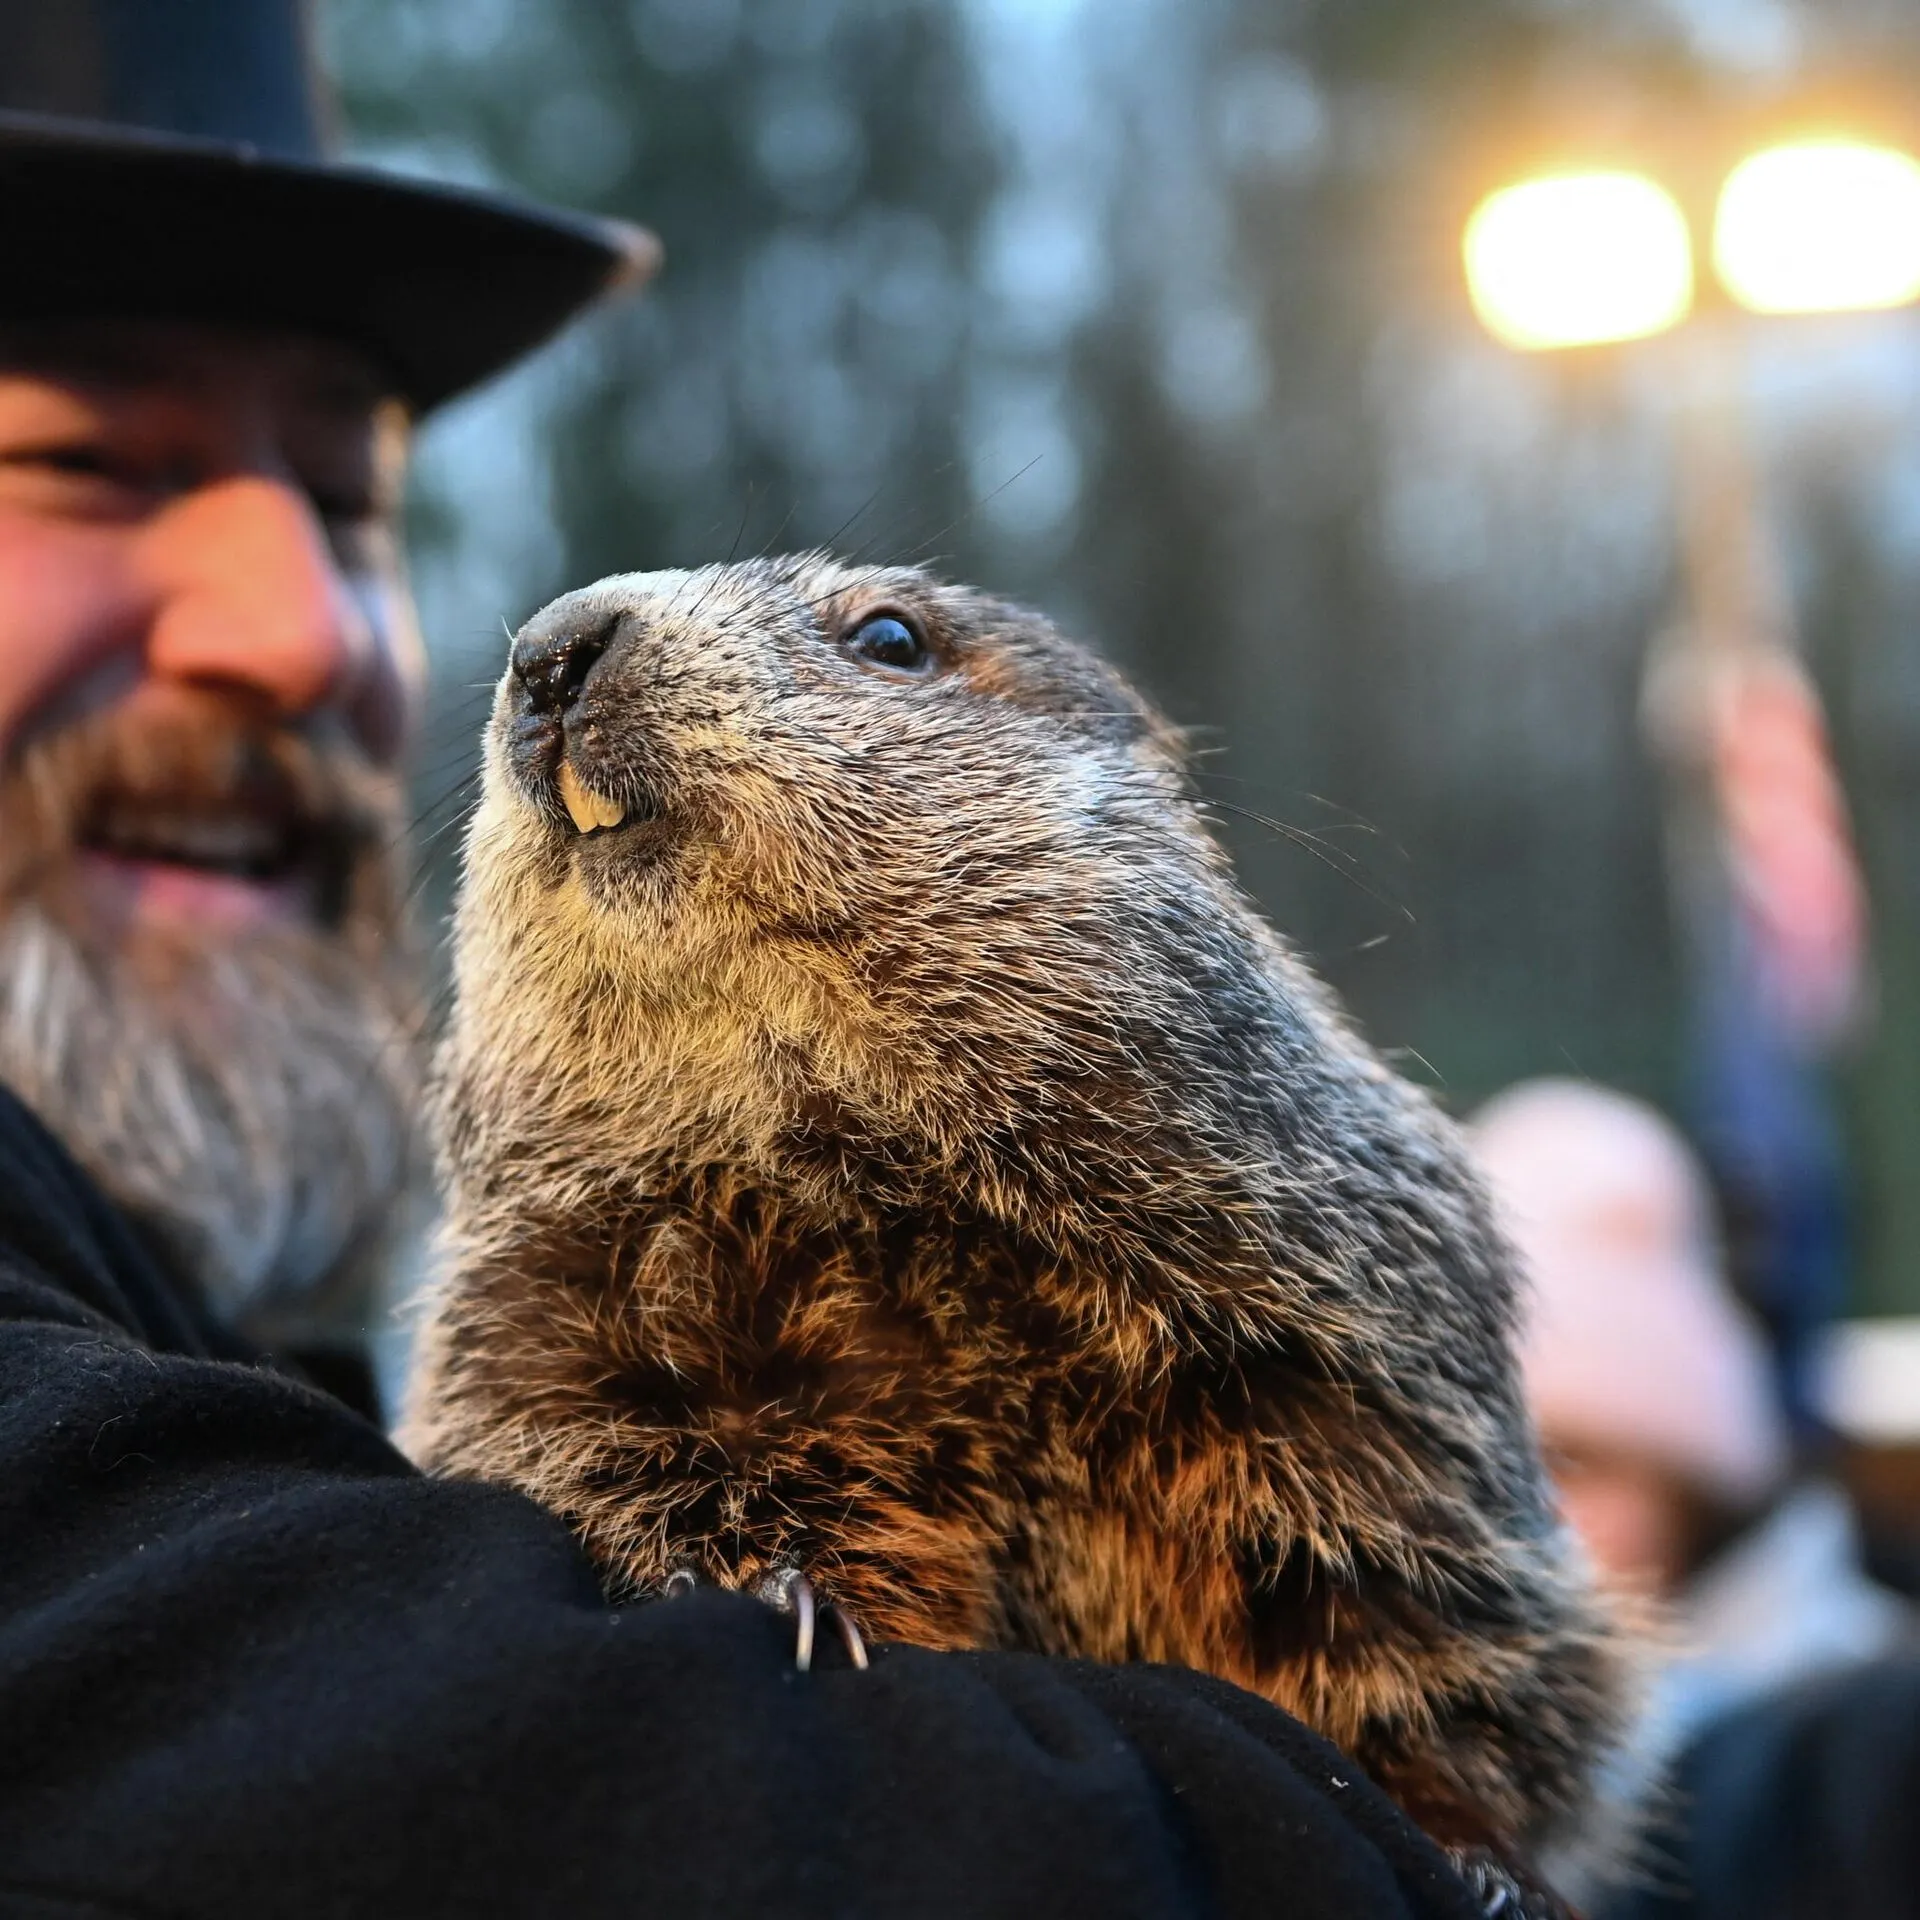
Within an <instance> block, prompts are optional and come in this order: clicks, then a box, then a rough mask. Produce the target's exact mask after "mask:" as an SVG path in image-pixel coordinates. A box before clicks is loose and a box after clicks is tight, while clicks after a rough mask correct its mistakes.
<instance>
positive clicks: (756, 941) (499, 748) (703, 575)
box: [456, 556, 1312, 1184]
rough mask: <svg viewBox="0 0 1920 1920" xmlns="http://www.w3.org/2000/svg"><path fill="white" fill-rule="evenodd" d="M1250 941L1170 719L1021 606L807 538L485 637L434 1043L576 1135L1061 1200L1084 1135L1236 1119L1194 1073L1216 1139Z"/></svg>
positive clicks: (618, 582)
mask: <svg viewBox="0 0 1920 1920" xmlns="http://www.w3.org/2000/svg"><path fill="white" fill-rule="evenodd" d="M1265 939H1266V937H1265V935H1264V930H1261V929H1259V928H1257V926H1256V925H1255V923H1254V922H1253V921H1252V919H1251V916H1249V915H1248V914H1247V913H1246V912H1245V910H1244V909H1243V908H1242V907H1241V905H1240V903H1239V901H1238V899H1237V897H1236V896H1235V895H1234V892H1233V889H1232V887H1231V885H1230V883H1229V881H1228V880H1227V878H1226V874H1225V869H1224V865H1223V862H1222V859H1221V856H1220V854H1219V852H1218V850H1217V848H1216V847H1215V846H1214V843H1213V842H1212V840H1211V838H1210V837H1209V835H1208V834H1207V832H1206V830H1205V827H1204V825H1203V823H1202V821H1201V818H1200V815H1199V810H1198V808H1197V806H1196V804H1195V802H1194V798H1193V795H1192V793H1191V790H1190V788H1189V787H1188V784H1187V781H1186V778H1185V775H1184V773H1183V770H1182V766H1181V758H1180V752H1179V746H1178V742H1177V739H1176V737H1175V736H1174V734H1173V733H1172V731H1171V729H1169V728H1168V727H1167V726H1166V724H1165V723H1164V722H1162V721H1161V720H1160V719H1159V718H1158V717H1157V716H1156V715H1155V714H1154V713H1153V711H1152V710H1151V709H1150V708H1149V707H1148V706H1146V704H1145V703H1144V702H1143V701H1142V700H1141V699H1140V698H1139V697H1138V696H1137V695H1136V694H1135V693H1134V692H1133V691H1132V690H1131V689H1130V688H1129V687H1127V685H1126V684H1125V683H1124V682H1123V681H1122V680H1121V679H1120V678H1119V677H1118V676H1117V675H1116V674H1114V673H1113V672H1112V671H1111V670H1110V669H1109V668H1107V667H1105V666H1104V665H1103V664H1102V663H1101V662H1099V661H1098V660H1096V659H1095V658H1094V657H1093V656H1092V655H1091V654H1089V653H1087V652H1086V651H1084V650H1083V649H1081V648H1080V647H1078V646H1076V645H1074V644H1073V643H1072V642H1070V641H1068V640H1066V639H1064V638H1063V637H1062V636H1060V635H1059V634H1058V633H1057V632H1055V631H1054V630H1053V629H1052V628H1051V627H1050V626H1049V625H1048V624H1047V623H1046V622H1045V621H1044V620H1042V619H1041V618H1040V617H1039V616H1037V615H1035V614H1031V613H1027V612H1023V611H1021V610H1019V609H1017V608H1013V607H1009V606H1007V605H1005V604H1003V603H1001V602H998V601H995V600H991V599H988V598H985V597H983V596H981V595H979V594H976V593H973V592H971V591H968V590H966V589H963V588H957V587H951V586H946V585H942V584H940V583H938V582H936V581H934V580H932V579H930V578H929V577H928V576H926V575H925V574H923V573H920V572H917V571H912V570H907V569H901V568H879V567H861V566H849V565H841V564H837V563H835V562H833V561H831V560H828V559H825V558H822V557H819V556H804V557H800V558H790V559H780V560H769V561H756V562H752V563H748V564H744V565H738V566H723V567H709V568H704V569H701V570H700V571H698V572H692V573H656V574H632V575H623V576H619V577H616V578H613V579H608V580H603V581H601V582H599V583H598V584H597V585H595V586H592V587H588V588H584V589H582V590H581V591H579V592H576V593H570V594H568V595H566V596H565V597H564V598H562V599H559V600H556V601H554V602H553V603H552V604H551V605H550V606H548V607H547V608H545V609H544V610H543V611H542V612H540V613H539V614H537V615H536V616H535V617H534V618H533V619H532V620H531V621H529V622H528V624H527V626H526V627H525V628H524V629H523V630H522V632H521V633H520V634H519V636H518V637H517V638H516V640H515V641H514V643H513V652H512V659H511V663H510V666H509V669H508V672H507V674H506V676H505V677H504V679H503V680H502V682H501V686H500V691H499V696H498V699H497V701H496V704H495V709H494V716H493V721H492V725H491V729H490V733H489V737H488V745H487V768H486V787H485V795H484V799H483V801H482V804H481V808H480V812H479V815H478V818H477V820H476V823H475V826H474V829H473V832H472V835H471V839H470V843H469V849H468V873H467V882H466V891H465V896H464V900H463V904H462V909H461V917H460V937H459V951H458V955H457V964H458V971H459V978H460V987H461V1012H460V1017H459V1022H458V1026H457V1044H456V1051H458V1052H463V1054H464V1059H465V1064H466V1069H467V1071H468V1072H469V1073H470V1074H471V1073H473V1072H484V1073H487V1074H490V1075H499V1074H505V1075H507V1076H509V1077H511V1078H513V1079H514V1080H515V1083H516V1089H517V1091H516V1094H515V1098H514V1101H513V1102H512V1103H510V1104H516V1105H525V1104H526V1102H528V1101H529V1100H531V1101H533V1102H534V1103H535V1104H536V1105H538V1106H544V1107H546V1108H547V1109H548V1110H549V1111H550V1112H552V1113H554V1114H555V1115H556V1117H559V1116H560V1115H561V1110H562V1109H564V1116H563V1118H564V1126H565V1128H566V1129H567V1130H568V1137H569V1140H570V1143H571V1147H572V1149H573V1150H575V1151H588V1152H592V1151H594V1150H595V1149H594V1142H595V1141H596V1140H597V1139H599V1138H601V1137H603V1136H604V1138H605V1140H606V1145H607V1151H608V1152H612V1151H614V1150H616V1148H617V1146H618V1145H619V1144H620V1143H624V1145H625V1148H626V1150H627V1151H628V1152H629V1153H631V1152H633V1151H635V1150H644V1148H645V1147H646V1145H648V1144H649V1143H652V1142H655V1141H663V1140H666V1139H672V1140H673V1141H675V1142H676V1144H677V1146H678V1148H679V1149H680V1150H681V1151H683V1152H688V1153H696V1152H697V1153H700V1154H708V1155H718V1156H722V1157H726V1156H732V1155H736V1154H739V1153H741V1152H743V1151H745V1152H750V1153H762V1154H764V1153H777V1154H785V1155H788V1156H791V1155H793V1154H794V1153H796V1152H799V1151H800V1150H801V1149H802V1148H803V1147H806V1146H808V1145H809V1143H810V1145H811V1147H812V1148H813V1149H816V1150H820V1151H825V1150H826V1149H827V1148H828V1146H829V1143H832V1151H833V1152H835V1153H843V1152H845V1151H848V1150H849V1149H850V1143H852V1142H855V1141H858V1142H860V1143H861V1145H860V1147H859V1149H858V1150H859V1151H860V1152H861V1153H862V1154H863V1155H865V1154H866V1153H867V1152H868V1151H869V1150H871V1151H876V1152H883V1153H884V1156H885V1157H886V1158H887V1159H889V1160H890V1161H891V1162H892V1163H894V1164H895V1165H897V1166H899V1167H902V1168H904V1167H906V1166H907V1165H909V1164H911V1165H913V1166H916V1167H918V1168H919V1169H921V1170H922V1173H923V1175H924V1174H930V1173H935V1172H937V1174H938V1177H940V1178H941V1179H943V1180H951V1179H952V1178H953V1177H954V1176H955V1175H956V1174H957V1173H958V1172H959V1170H960V1168H961V1165H962V1163H964V1162H973V1163H974V1171H975V1172H976V1173H978V1174H979V1175H980V1177H981V1178H984V1179H989V1180H990V1179H991V1178H992V1177H993V1176H992V1175H990V1174H988V1173H986V1172H984V1171H982V1168H981V1165H980V1161H981V1151H980V1150H981V1149H983V1148H984V1149H985V1159H986V1161H987V1162H988V1163H991V1164H994V1165H998V1166H1000V1167H1001V1168H1002V1169H1003V1170H1004V1166H1005V1160H1004V1153H1003V1152H1002V1151H1000V1149H1004V1148H1006V1147H1007V1146H1008V1143H1018V1151H1019V1152H1020V1154H1021V1156H1022V1157H1023V1158H1027V1159H1031V1158H1032V1157H1033V1156H1034V1155H1035V1154H1040V1155H1046V1154H1048V1153H1049V1152H1052V1151H1055V1150H1056V1149H1057V1151H1058V1153H1059V1155H1060V1166H1059V1168H1058V1173H1059V1175H1060V1177H1061V1178H1063V1179H1067V1180H1078V1181H1079V1182H1081V1183H1082V1184H1084V1183H1085V1182H1086V1181H1087V1180H1088V1179H1089V1178H1090V1177H1092V1175H1093V1172H1094V1169H1093V1167H1092V1166H1091V1165H1090V1164H1088V1161H1087V1154H1088V1151H1089V1149H1090V1147H1092V1146H1093V1145H1094V1144H1095V1142H1096V1140H1097V1139H1098V1138H1101V1137H1105V1138H1107V1139H1109V1140H1113V1141H1115V1142H1119V1141H1121V1140H1122V1139H1127V1140H1130V1141H1131V1145H1125V1146H1117V1149H1116V1150H1118V1151H1122V1152H1124V1153H1137V1152H1138V1151H1139V1149H1140V1148H1141V1147H1142V1146H1143V1145H1144V1144H1145V1133H1146V1132H1152V1131H1153V1130H1155V1129H1156V1128H1157V1127H1159V1126H1160V1125H1162V1124H1168V1125H1172V1124H1175V1122H1176V1121H1177V1122H1178V1125H1179V1127H1180V1130H1182V1131H1185V1132H1187V1133H1189V1134H1190V1133H1191V1132H1192V1131H1193V1129H1194V1128H1195V1126H1196V1125H1197V1126H1199V1127H1200V1129H1201V1131H1203V1132H1223V1131H1230V1130H1231V1127H1230V1123H1229V1119H1228V1116H1227V1115H1226V1114H1225V1113H1223V1112H1218V1111H1216V1112H1214V1113H1212V1114H1211V1115H1210V1116H1209V1115H1207V1114H1206V1113H1205V1112H1203V1111H1202V1110H1204V1109H1206V1108H1207V1107H1208V1106H1209V1104H1210V1103H1209V1099H1208V1090H1209V1087H1210V1086H1211V1085H1213V1084H1214V1083H1216V1082H1218V1083H1220V1084H1222V1085H1223V1086H1225V1085H1228V1084H1229V1083H1231V1090H1230V1093H1229V1095H1228V1096H1227V1098H1226V1104H1227V1105H1228V1106H1231V1107H1236V1108H1241V1109H1242V1112H1241V1114H1240V1122H1241V1123H1242V1129H1241V1134H1240V1140H1239V1141H1238V1142H1237V1143H1235V1142H1224V1143H1222V1144H1223V1146H1224V1150H1227V1151H1230V1152H1231V1153H1232V1154H1233V1156H1234V1157H1236V1158H1238V1157H1241V1156H1242V1155H1243V1154H1244V1150H1245V1140H1246V1136H1245V1131H1244V1124H1243V1123H1244V1120H1245V1117H1246V1116H1245V1113H1244V1104H1245V1101H1246V1099H1247V1098H1248V1097H1249V1096H1251V1095H1255V1094H1257V1091H1258V1083H1259V1082H1261V1081H1262V1080H1263V1079H1264V1078H1265V1073H1266V1070H1268V1069H1270V1067H1271V1064H1272V1056H1271V1052H1270V1049H1269V1048H1268V1046H1267V1045H1266V1044H1265V1038H1266V1036H1264V1035H1263V1034H1262V1033H1261V1032H1260V1031H1258V1030H1259V1029H1262V1028H1264V1027H1265V1026H1266V1025H1267V1018H1266V1016H1267V1015H1269V1014H1270V1013H1271V1012H1272V1011H1273V1008H1272V994H1273V989H1274V987H1275V985H1276V979H1275V976H1274V972H1273V969H1274V966H1275V964H1276V963H1275V957H1274V953H1273V950H1272V949H1271V948H1270V947H1269V946H1268V945H1266V944H1265ZM1295 985H1297V986H1299V987H1300V988H1301V990H1302V992H1303V993H1304V994H1305V995H1307V996H1308V997H1311V992H1312V990H1311V988H1310V987H1309V986H1307V985H1306V984H1305V983H1304V982H1295ZM1209 1119H1211V1121H1212V1122H1213V1123H1215V1124H1213V1125H1209ZM1143 1130H1144V1131H1143ZM995 1143H998V1146H997V1147H996V1145H995ZM1191 1145H1192V1143H1191V1142H1189V1146H1190V1147H1191ZM596 1157H597V1156H596ZM1176 1157H1179V1158H1185V1157H1188V1156H1187V1155H1180V1156H1176ZM1075 1163H1077V1164H1075ZM603 1164H604V1162H603ZM1161 1164H1162V1165H1163V1166H1164V1165H1165V1164H1166V1161H1165V1159H1164V1158H1163V1159H1162V1162H1161Z"/></svg>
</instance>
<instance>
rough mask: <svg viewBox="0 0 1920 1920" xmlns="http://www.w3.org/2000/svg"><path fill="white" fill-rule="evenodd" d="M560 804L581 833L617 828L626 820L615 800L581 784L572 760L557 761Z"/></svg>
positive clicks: (624, 810) (625, 815) (622, 809)
mask: <svg viewBox="0 0 1920 1920" xmlns="http://www.w3.org/2000/svg"><path fill="white" fill-rule="evenodd" d="M560 801H561V804H562V805H563V806H564V807H565V808H566V810H567V816H568V818H569V819H571V820H572V822H573V824H574V825H575V826H576V827H578V828H579V829H580V831H581V832H582V833H591V832H592V831H593V830H594V828H595V827H617V826H618V825H619V824H620V822H621V821H622V820H624V819H625V818H626V817H627V810H626V808H625V807H623V806H622V805H621V804H620V802H619V801H618V800H609V799H607V798H606V797H605V796H604V795H602V794H598V793H595V792H594V791H593V790H592V788H590V787H586V786H583V785H582V784H581V781H580V776H579V775H578V774H577V773H575V772H574V770H573V762H572V761H571V760H562V761H561V762H560Z"/></svg>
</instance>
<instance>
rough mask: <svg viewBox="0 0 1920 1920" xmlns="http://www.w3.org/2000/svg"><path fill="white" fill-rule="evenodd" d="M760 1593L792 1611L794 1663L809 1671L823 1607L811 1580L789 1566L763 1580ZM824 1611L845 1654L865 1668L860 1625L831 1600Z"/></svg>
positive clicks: (865, 1656)
mask: <svg viewBox="0 0 1920 1920" xmlns="http://www.w3.org/2000/svg"><path fill="white" fill-rule="evenodd" d="M760 1597H761V1598H762V1599H763V1600H765V1601H766V1602H767V1603H768V1604H769V1605H770V1606H775V1607H778V1608H779V1609H780V1610H781V1611H782V1612H783V1613H790V1614H792V1615H793V1664H794V1666H795V1668H796V1669H797V1670H798V1671H799V1672H801V1673H808V1672H810V1671H811V1670H812V1668H813V1642H814V1630H815V1626H816V1624H817V1622H818V1620H819V1618H820V1615H821V1612H822V1611H823V1609H822V1608H821V1605H820V1602H819V1600H818V1598H817V1597H816V1596H815V1594H814V1591H813V1582H812V1581H811V1580H809V1579H808V1578H807V1576H806V1575H805V1574H804V1573H802V1572H801V1571H800V1570H799V1569H798V1568H797V1567H791V1568H788V1569H787V1570H786V1571H785V1572H784V1573H777V1574H775V1575H773V1576H772V1577H771V1578H770V1579H768V1580H765V1581H763V1582H762V1583H761V1587H760ZM824 1612H825V1614H826V1616H827V1618H828V1619H829V1620H831V1621H832V1622H833V1630H834V1632H835V1633H837V1634H838V1635H839V1636H840V1644H841V1645H842V1646H843V1647H845V1648H846V1650H847V1658H848V1659H849V1660H851V1661H852V1662H853V1664H854V1665H855V1666H856V1667H858V1668H860V1669H861V1670H862V1671H863V1672H864V1671H865V1669H866V1666H867V1643H866V1642H865V1641H864V1640H863V1639H862V1638H861V1637H860V1629H859V1628H858V1627H856V1626H855V1625H854V1623H853V1616H852V1615H851V1614H849V1613H848V1612H847V1611H846V1610H845V1608H843V1607H836V1606H833V1605H831V1604H829V1605H828V1606H827V1607H826V1608H825V1609H824Z"/></svg>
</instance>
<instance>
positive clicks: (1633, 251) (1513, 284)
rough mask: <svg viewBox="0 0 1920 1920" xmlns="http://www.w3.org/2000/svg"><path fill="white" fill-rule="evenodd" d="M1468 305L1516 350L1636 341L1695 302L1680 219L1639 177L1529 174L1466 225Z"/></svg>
mask: <svg viewBox="0 0 1920 1920" xmlns="http://www.w3.org/2000/svg"><path fill="white" fill-rule="evenodd" d="M1466 263H1467V286H1468V290H1469V291H1470V292H1471V294H1472V296H1473V305H1474V310H1475V311H1476V312H1477V313H1478V314H1479V316H1480V318H1481V319H1482V320H1483V321H1484V322H1485V323H1486V325H1487V327H1488V328H1489V329H1490V330H1491V331H1492V332H1493V333H1494V334H1495V335H1497V336H1498V337H1499V338H1500V339H1502V340H1504V341H1505V342H1506V343H1507V344H1508V345H1509V346H1512V347H1526V348H1539V347H1584V346H1597V345H1599V344H1601V343H1602V342H1604V341H1609V340H1639V339H1644V338H1645V337H1646V336H1647V335H1648V334H1652V333H1661V332H1664V331H1665V330H1666V329H1667V328H1668V327H1671V326H1673V325H1674V324H1676V323H1677V322H1678V321H1681V320H1684V319H1685V318H1686V316H1687V312H1688V310H1689V309H1690V308H1691V306H1692V305H1693V248H1692V244H1691V242H1690V240H1689V238H1688V235H1687V220H1686V215H1685V214H1683V213H1682V212H1681V211H1680V207H1679V203H1678V202H1677V201H1675V199H1674V198H1673V196H1672V195H1671V194H1670V193H1668V192H1667V191H1666V189H1665V188H1664V187H1661V186H1660V185H1658V184H1657V183H1656V182H1654V181H1652V180H1649V179H1647V178H1646V177H1645V176H1644V175H1641V174H1637V173H1581V174H1566V175H1562V176H1558V177H1554V178H1548V179H1541V180H1528V181H1526V182H1524V183H1523V184H1521V185H1519V186H1516V187H1505V188H1502V190H1501V191H1500V192H1498V193H1495V194H1491V195H1489V196H1488V198H1487V199H1485V200H1483V201H1482V202H1481V203H1480V205H1479V206H1478V207H1477V208H1476V209H1475V210H1474V214H1473V217H1472V219H1470V220H1469V221H1468V222H1467V234H1466Z"/></svg>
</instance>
